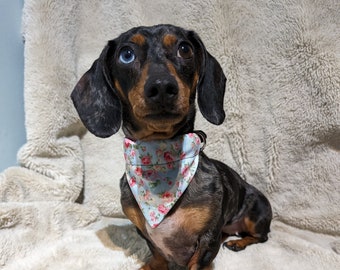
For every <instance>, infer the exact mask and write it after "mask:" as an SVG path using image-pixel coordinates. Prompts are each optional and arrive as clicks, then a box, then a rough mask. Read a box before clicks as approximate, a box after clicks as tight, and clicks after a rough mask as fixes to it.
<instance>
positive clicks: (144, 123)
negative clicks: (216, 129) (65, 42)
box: [71, 24, 272, 270]
mask: <svg viewBox="0 0 340 270" xmlns="http://www.w3.org/2000/svg"><path fill="white" fill-rule="evenodd" d="M225 85H226V77H225V75H224V73H223V70H222V68H221V66H220V64H219V63H218V62H217V60H216V59H215V58H214V57H213V56H212V55H211V54H210V53H209V52H208V51H207V50H206V48H205V46H204V44H203V43H202V40H201V39H200V37H199V36H198V35H197V34H196V33H195V32H194V31H190V30H185V29H183V28H180V27H176V26H173V25H165V24H162V25H155V26H149V27H145V26H141V27H136V28H133V29H131V30H129V31H127V32H125V33H123V34H121V35H120V36H119V37H118V38H116V39H113V40H110V41H108V43H107V45H106V47H105V48H104V49H103V51H102V52H101V54H100V56H99V58H98V59H97V60H95V62H94V63H93V65H92V66H91V68H90V69H89V70H88V71H87V72H86V73H85V74H84V75H83V76H82V77H81V78H80V80H79V82H78V83H77V84H76V86H75V88H74V90H73V92H72V94H71V98H72V101H73V104H74V106H75V108H76V110H77V112H78V114H79V117H80V119H81V121H82V122H83V124H84V125H85V127H86V128H87V129H88V130H89V131H90V132H91V133H93V134H94V135H96V136H98V137H102V138H104V137H109V136H111V135H113V134H114V133H116V132H117V131H118V130H119V129H120V128H122V130H123V132H124V134H125V140H124V145H123V147H124V149H125V150H126V151H130V152H128V154H127V152H125V154H124V155H125V158H126V161H127V163H126V164H127V169H126V173H125V174H124V175H123V177H122V178H121V181H120V188H121V205H122V209H123V212H124V213H125V215H126V216H127V217H128V218H129V219H130V220H131V221H132V223H133V224H134V225H135V226H136V228H137V231H138V233H139V234H140V235H141V236H142V237H143V238H144V239H145V240H146V242H147V244H148V246H149V248H150V250H151V253H152V256H151V258H150V260H149V261H148V262H146V263H145V264H144V266H142V267H141V268H140V269H144V270H163V269H164V270H165V269H168V267H169V266H168V265H169V263H170V262H171V263H175V264H177V265H179V266H184V267H186V268H187V269H190V270H198V269H212V267H213V259H214V258H215V257H216V255H217V253H218V251H219V249H220V247H221V245H222V247H226V248H228V249H230V250H232V251H240V250H243V249H244V248H246V246H248V245H250V244H255V243H262V242H265V241H267V239H268V233H269V231H270V223H271V220H272V210H271V206H270V203H269V201H268V199H267V198H266V197H265V196H264V195H263V194H262V193H261V192H260V191H259V190H257V189H256V188H255V187H253V186H251V185H250V184H248V183H246V182H245V181H244V180H243V179H242V178H241V177H240V176H239V175H238V174H237V173H236V172H235V171H234V170H233V169H231V168H230V167H228V166H227V165H225V164H223V163H221V162H219V161H217V160H214V159H210V158H208V157H207V156H206V155H205V154H204V152H203V151H202V150H203V146H204V144H205V142H206V135H205V134H204V133H203V132H202V131H195V130H194V121H195V113H196V105H195V101H196V96H197V103H198V107H199V110H200V112H201V113H202V115H203V117H204V118H205V119H206V120H207V121H209V122H210V123H212V124H215V125H220V124H222V123H223V121H224V119H225V112H224V109H223V99H224V93H225ZM182 144H183V145H182ZM129 147H130V148H129ZM131 147H132V148H131ZM148 147H150V148H152V147H155V148H154V149H156V150H155V151H154V152H152V151H153V150H152V149H151V150H150V152H152V153H151V154H150V153H149V152H148V151H149V150H146V149H147V148H148ZM183 148H188V149H187V150H183ZM160 149H163V150H165V151H170V152H164V153H163V152H160V151H159V150H160ZM175 150H176V151H177V152H176V151H175ZM143 151H144V152H143ZM171 151H173V152H171ZM174 151H175V152H176V153H178V155H177V154H176V153H174ZM143 153H144V156H143V155H142V154H143ZM127 156H129V157H127ZM185 156H187V157H188V158H187V159H186V157H185ZM152 162H154V163H152ZM157 162H158V163H157ZM162 162H163V163H162ZM185 162H187V163H188V164H189V165H190V166H189V165H188V167H186V166H187V165H183V164H184V163H185ZM182 163H183V164H182ZM183 166H184V167H183ZM156 167H157V168H158V170H159V171H161V172H159V171H156V170H157V168H156ZM164 168H165V169H164ZM166 168H169V171H171V173H170V174H167V173H168V172H167V169H166ZM174 168H175V169H174ZM150 175H151V176H152V175H154V176H155V178H146V179H145V178H144V177H148V176H150ZM160 175H162V176H160ZM183 175H184V176H185V177H184V180H183V179H182V180H181V177H178V176H183ZM188 175H189V177H188ZM162 177H163V178H162ZM137 178H138V179H137ZM155 179H157V180H155ZM164 179H165V180H164ZM164 181H165V184H160V183H163V182H164ZM146 182H147V183H146ZM147 184H148V186H147ZM158 184H160V185H158ZM167 185H168V186H169V189H167V187H166V186H167ZM145 186H147V187H145ZM155 186H157V188H159V189H158V190H157V188H156V189H154V188H155ZM166 202H168V205H165V203H166ZM169 205H170V206H169ZM157 211H158V212H157ZM229 236H238V238H236V239H235V238H234V239H233V240H229V241H226V240H227V238H228V237H229Z"/></svg>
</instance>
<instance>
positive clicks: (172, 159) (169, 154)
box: [164, 152, 174, 162]
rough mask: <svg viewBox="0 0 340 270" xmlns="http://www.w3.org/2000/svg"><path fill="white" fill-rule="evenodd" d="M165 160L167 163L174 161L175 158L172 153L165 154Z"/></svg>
mask: <svg viewBox="0 0 340 270" xmlns="http://www.w3.org/2000/svg"><path fill="white" fill-rule="evenodd" d="M164 159H165V161H166V162H172V161H174V158H173V157H172V155H171V153H170V152H165V153H164Z"/></svg>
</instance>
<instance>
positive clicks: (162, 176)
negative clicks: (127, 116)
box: [124, 133, 201, 228]
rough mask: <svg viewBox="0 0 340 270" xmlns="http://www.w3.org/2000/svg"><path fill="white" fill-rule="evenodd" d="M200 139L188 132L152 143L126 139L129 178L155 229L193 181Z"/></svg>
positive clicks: (143, 211)
mask: <svg viewBox="0 0 340 270" xmlns="http://www.w3.org/2000/svg"><path fill="white" fill-rule="evenodd" d="M200 150H201V139H200V137H199V136H198V135H197V134H196V133H189V134H185V135H182V136H179V137H176V138H174V139H171V140H157V141H150V142H143V141H136V142H134V141H131V140H129V139H124V157H125V161H126V176H127V180H128V183H129V186H130V188H131V191H132V193H133V195H134V197H135V199H136V201H137V203H138V205H139V207H140V209H141V210H142V213H143V215H144V217H145V219H146V220H147V222H148V223H149V225H150V226H151V227H152V228H156V227H157V226H158V225H159V224H160V223H161V221H162V220H163V219H164V217H165V216H166V215H167V213H168V212H169V211H170V210H171V208H172V207H173V206H174V205H175V203H176V202H177V201H178V199H179V198H180V197H181V195H182V194H183V193H184V191H185V190H186V188H187V187H188V185H189V184H190V182H191V180H192V179H193V177H194V175H195V173H196V170H197V166H198V160H199V152H200Z"/></svg>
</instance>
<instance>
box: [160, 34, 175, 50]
mask: <svg viewBox="0 0 340 270" xmlns="http://www.w3.org/2000/svg"><path fill="white" fill-rule="evenodd" d="M176 42H177V37H176V36H175V35H173V34H166V35H165V36H164V37H163V45H164V46H165V47H171V46H173V45H175V43H176Z"/></svg>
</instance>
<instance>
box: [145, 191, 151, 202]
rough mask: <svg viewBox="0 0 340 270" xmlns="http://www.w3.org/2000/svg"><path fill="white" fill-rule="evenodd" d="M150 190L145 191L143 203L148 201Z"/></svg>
mask: <svg viewBox="0 0 340 270" xmlns="http://www.w3.org/2000/svg"><path fill="white" fill-rule="evenodd" d="M150 194H151V193H150V190H147V191H145V194H144V200H145V201H149V200H150Z"/></svg>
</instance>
